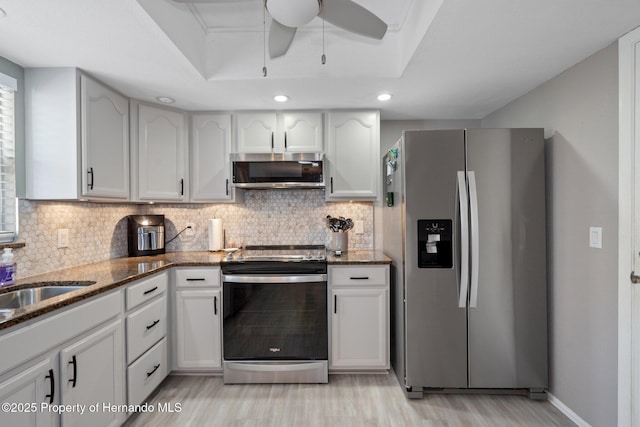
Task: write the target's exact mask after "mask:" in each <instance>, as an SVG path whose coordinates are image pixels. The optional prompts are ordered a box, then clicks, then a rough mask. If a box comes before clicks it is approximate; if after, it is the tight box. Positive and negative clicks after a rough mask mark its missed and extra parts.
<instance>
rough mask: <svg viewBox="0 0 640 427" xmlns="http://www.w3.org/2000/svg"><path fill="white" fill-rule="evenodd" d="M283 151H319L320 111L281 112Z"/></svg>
mask: <svg viewBox="0 0 640 427" xmlns="http://www.w3.org/2000/svg"><path fill="white" fill-rule="evenodd" d="M283 128H284V129H283V130H284V135H283V138H284V151H288V152H292V153H321V152H322V151H323V148H324V144H323V140H322V113H296V112H288V113H284V114H283Z"/></svg>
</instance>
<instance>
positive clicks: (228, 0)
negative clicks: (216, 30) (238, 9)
mask: <svg viewBox="0 0 640 427" xmlns="http://www.w3.org/2000/svg"><path fill="white" fill-rule="evenodd" d="M173 1H174V2H176V3H233V2H235V1H240V0H173ZM244 1H251V0H244Z"/></svg>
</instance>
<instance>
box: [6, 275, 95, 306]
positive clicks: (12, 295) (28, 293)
mask: <svg viewBox="0 0 640 427" xmlns="http://www.w3.org/2000/svg"><path fill="white" fill-rule="evenodd" d="M73 283H74V285H69V286H57V285H56V286H43V285H41V284H39V285H34V286H33V287H28V288H23V289H18V290H15V291H11V292H6V293H3V294H0V310H15V309H16V308H21V307H25V306H27V305H31V304H36V303H39V302H40V301H44V300H46V299H49V298H53V297H57V296H59V295H63V294H66V293H68V292H73V291H77V290H78V289H83V288H84V287H85V286H87V285H90V284H93V283H95V282H73ZM78 283H81V284H78Z"/></svg>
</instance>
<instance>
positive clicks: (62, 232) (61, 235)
mask: <svg viewBox="0 0 640 427" xmlns="http://www.w3.org/2000/svg"><path fill="white" fill-rule="evenodd" d="M68 247H69V229H68V228H60V229H58V249H62V248H68Z"/></svg>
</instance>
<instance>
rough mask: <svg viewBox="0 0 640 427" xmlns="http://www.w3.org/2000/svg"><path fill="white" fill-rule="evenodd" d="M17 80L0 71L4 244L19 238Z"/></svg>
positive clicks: (0, 190)
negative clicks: (16, 138) (16, 121)
mask: <svg viewBox="0 0 640 427" xmlns="http://www.w3.org/2000/svg"><path fill="white" fill-rule="evenodd" d="M16 89H17V81H16V80H15V79H14V78H12V77H9V76H6V75H4V74H1V73H0V243H7V242H12V241H14V240H15V239H16V237H17V225H18V211H17V208H18V201H17V200H16V159H15V152H16V150H15V116H14V112H15V98H14V94H15V91H16Z"/></svg>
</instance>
